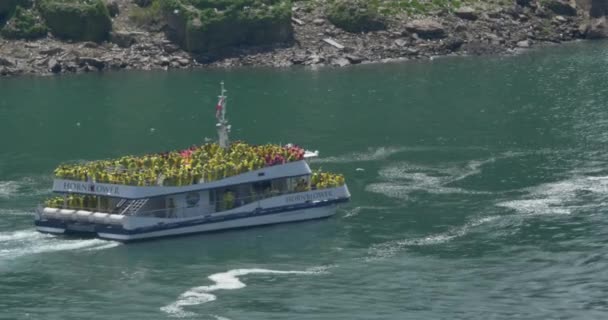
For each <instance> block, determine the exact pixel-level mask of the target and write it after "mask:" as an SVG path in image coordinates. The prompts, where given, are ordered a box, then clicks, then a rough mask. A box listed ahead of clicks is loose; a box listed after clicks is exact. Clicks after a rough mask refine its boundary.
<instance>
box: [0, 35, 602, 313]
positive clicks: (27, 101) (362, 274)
mask: <svg viewBox="0 0 608 320" xmlns="http://www.w3.org/2000/svg"><path fill="white" fill-rule="evenodd" d="M220 80H224V81H225V82H226V85H227V88H228V89H229V93H228V94H229V97H230V98H229V99H230V100H229V104H228V108H229V109H228V112H229V117H230V119H231V122H232V124H233V127H234V131H233V137H234V138H236V139H242V140H247V141H248V142H251V143H265V142H276V143H288V142H293V143H297V144H300V145H302V146H305V147H307V148H309V149H313V150H315V149H318V150H319V151H320V153H321V158H320V159H318V160H317V161H315V162H314V163H313V164H312V165H313V166H314V167H322V168H323V169H325V170H331V171H337V172H341V173H344V174H345V176H346V178H347V183H348V186H349V188H350V191H351V193H352V201H351V202H350V203H348V204H346V205H344V206H342V208H340V209H339V210H338V213H337V214H336V216H335V217H333V218H330V219H327V220H321V221H314V222H304V223H297V224H285V225H277V226H271V227H261V228H252V229H246V230H239V231H228V232H221V233H213V234H208V235H204V234H203V235H195V236H189V237H181V238H172V239H165V240H160V241H152V242H144V243H136V244H130V245H121V244H118V243H114V242H110V241H103V240H97V239H67V238H56V237H53V236H48V235H41V234H37V233H36V232H35V231H34V229H33V227H32V219H33V213H32V212H33V208H34V207H35V206H36V204H37V203H38V202H39V201H40V200H41V199H43V198H44V197H46V196H48V194H49V187H50V184H51V182H52V177H51V172H52V170H53V168H54V167H55V166H56V165H57V164H58V163H60V162H63V161H78V160H91V159H99V158H106V157H114V156H118V155H122V154H126V153H136V154H141V153H147V152H159V151H165V150H170V149H177V148H182V147H187V146H189V145H191V144H194V143H201V142H202V141H204V139H205V138H206V137H207V138H215V132H214V112H215V110H214V106H215V103H216V99H217V97H216V96H217V93H218V82H219V81H220ZM607 83H608V43H606V42H597V43H574V44H568V45H564V46H560V47H553V48H547V49H543V50H539V51H534V52H531V53H526V54H522V55H519V56H514V57H483V58H480V57H469V58H454V59H452V58H450V59H437V60H434V61H425V62H414V63H404V64H386V65H364V66H358V67H354V68H346V69H319V70H306V69H297V68H295V69H284V70H281V69H248V70H242V69H237V70H227V71H226V70H198V71H192V72H158V73H157V72H142V73H138V72H131V73H109V74H89V75H78V76H62V77H48V78H5V79H0V137H1V138H0V319H45V320H51V319H91V320H92V319H104V320H107V319H172V318H179V317H181V318H185V319H218V320H225V319H232V320H236V319H557V318H559V319H606V318H607V317H608V268H607V267H608V253H607V252H608V251H607V250H606V248H605V245H606V244H607V243H608V222H606V218H605V217H606V212H607V209H608V166H607V163H608V150H607V148H606V147H607V143H608V109H607V107H608V86H607V85H606V84H607ZM208 277H211V278H208Z"/></svg>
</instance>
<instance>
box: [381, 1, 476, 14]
mask: <svg viewBox="0 0 608 320" xmlns="http://www.w3.org/2000/svg"><path fill="white" fill-rule="evenodd" d="M464 1H466V0H464ZM371 2H372V3H375V4H376V5H377V6H378V10H379V11H380V12H381V13H383V14H387V15H390V14H397V13H407V14H428V13H430V12H433V11H438V10H447V11H452V10H454V9H455V8H459V7H460V6H461V5H462V2H463V0H372V1H371Z"/></svg>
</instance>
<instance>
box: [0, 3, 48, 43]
mask: <svg viewBox="0 0 608 320" xmlns="http://www.w3.org/2000/svg"><path fill="white" fill-rule="evenodd" d="M46 33H47V28H46V25H44V22H43V21H42V19H41V18H40V16H39V15H38V14H37V13H36V12H35V11H34V10H32V9H24V8H21V7H20V6H17V8H16V9H15V14H14V15H13V17H12V18H11V19H10V20H9V21H8V22H7V24H6V26H5V27H4V29H2V31H1V32H0V34H2V36H3V37H5V38H8V39H36V38H41V37H44V36H46Z"/></svg>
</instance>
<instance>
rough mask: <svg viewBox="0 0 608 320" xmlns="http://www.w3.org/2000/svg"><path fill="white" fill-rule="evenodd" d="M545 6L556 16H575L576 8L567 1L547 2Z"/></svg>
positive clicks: (551, 0)
mask: <svg viewBox="0 0 608 320" xmlns="http://www.w3.org/2000/svg"><path fill="white" fill-rule="evenodd" d="M545 6H546V7H547V8H549V9H550V10H551V11H553V12H555V13H556V14H559V15H563V16H575V15H576V7H575V6H573V5H572V4H571V3H570V1H569V0H548V1H546V2H545Z"/></svg>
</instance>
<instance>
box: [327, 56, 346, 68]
mask: <svg viewBox="0 0 608 320" xmlns="http://www.w3.org/2000/svg"><path fill="white" fill-rule="evenodd" d="M331 64H332V65H334V66H338V67H346V66H347V65H349V64H350V60H348V59H346V58H344V57H337V58H333V59H331Z"/></svg>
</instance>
